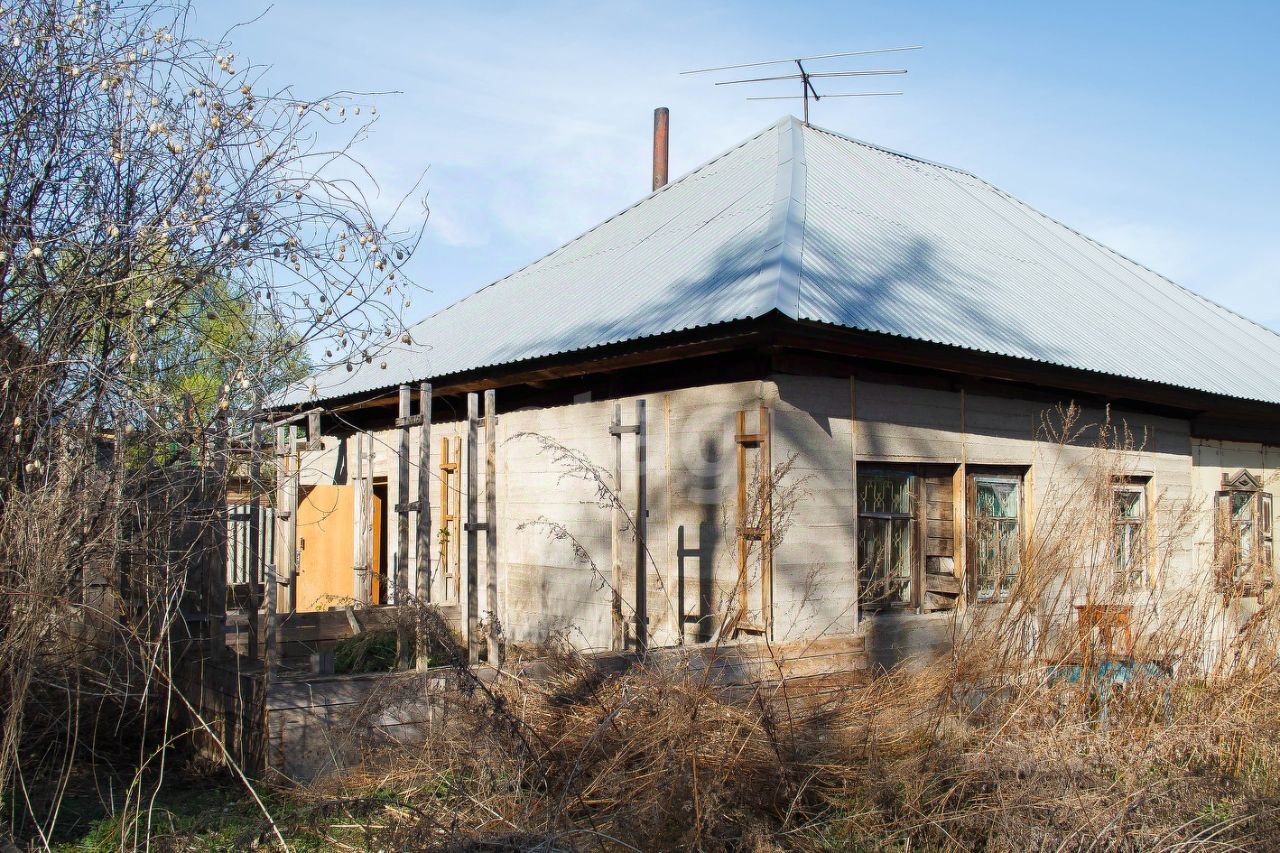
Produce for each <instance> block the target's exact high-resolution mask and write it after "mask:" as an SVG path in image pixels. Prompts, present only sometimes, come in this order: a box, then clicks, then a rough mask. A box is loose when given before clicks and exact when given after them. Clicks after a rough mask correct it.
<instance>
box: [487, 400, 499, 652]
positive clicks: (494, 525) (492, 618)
mask: <svg viewBox="0 0 1280 853" xmlns="http://www.w3.org/2000/svg"><path fill="white" fill-rule="evenodd" d="M497 405H498V404H497V394H496V392H494V391H493V390H492V389H491V390H488V391H485V392H484V563H485V606H486V608H487V609H488V612H489V632H488V633H489V664H490V665H492V666H496V665H497V664H498V663H500V662H501V659H502V658H501V655H502V649H501V648H500V645H499V642H498V625H499V622H498V614H499V613H500V612H501V609H500V607H499V606H498V485H497V480H498V476H497V458H498V455H497V448H498V413H497Z"/></svg>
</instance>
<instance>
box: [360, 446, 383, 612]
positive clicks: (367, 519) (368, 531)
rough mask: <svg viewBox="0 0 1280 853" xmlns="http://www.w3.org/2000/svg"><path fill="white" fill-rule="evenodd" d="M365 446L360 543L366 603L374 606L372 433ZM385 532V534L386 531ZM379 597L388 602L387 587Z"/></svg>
mask: <svg viewBox="0 0 1280 853" xmlns="http://www.w3.org/2000/svg"><path fill="white" fill-rule="evenodd" d="M364 446H365V448H367V451H368V455H367V456H365V460H364V461H365V466H366V468H365V472H364V529H363V530H362V531H361V533H360V541H361V542H362V543H363V548H364V603H365V604H373V584H374V575H375V574H376V573H377V569H378V567H377V566H375V565H374V564H373V553H374V551H375V550H376V549H375V547H374V542H373V528H374V520H373V460H374V457H375V455H376V451H375V450H374V442H373V433H372V432H366V433H365V434H364ZM383 532H384V534H385V531H383ZM379 580H381V579H379ZM378 597H379V598H380V599H382V600H383V601H386V598H387V590H386V589H385V587H383V588H380V589H379V590H378Z"/></svg>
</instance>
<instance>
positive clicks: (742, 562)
mask: <svg viewBox="0 0 1280 853" xmlns="http://www.w3.org/2000/svg"><path fill="white" fill-rule="evenodd" d="M746 432H747V413H746V410H742V409H740V410H739V411H738V415H737V420H736V422H735V424H734V435H735V436H741V435H745V434H746ZM734 452H735V453H736V454H737V455H736V460H735V461H736V463H737V468H738V523H737V538H738V585H737V592H736V595H737V597H738V606H737V607H736V608H734V610H735V612H736V613H737V615H736V616H735V617H733V624H732V626H731V627H732V631H733V632H735V633H736V632H737V631H738V630H739V629H740V627H741V626H742V625H743V624H744V623H745V621H746V618H747V614H748V610H749V609H750V608H749V603H748V598H749V591H748V584H747V549H748V547H749V545H748V544H747V543H749V542H750V541H751V540H750V538H748V536H747V520H748V519H747V447H746V445H745V444H743V443H742V442H741V441H740V440H738V439H737V438H736V437H735V439H734ZM730 636H732V634H731V635H730Z"/></svg>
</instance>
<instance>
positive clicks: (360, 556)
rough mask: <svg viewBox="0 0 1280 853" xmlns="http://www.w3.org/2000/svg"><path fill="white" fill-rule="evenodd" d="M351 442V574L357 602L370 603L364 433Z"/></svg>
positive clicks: (355, 434)
mask: <svg viewBox="0 0 1280 853" xmlns="http://www.w3.org/2000/svg"><path fill="white" fill-rule="evenodd" d="M350 440H351V444H352V448H353V450H352V453H351V455H352V456H354V457H355V459H354V461H355V476H354V477H353V478H352V483H351V485H352V486H353V487H354V491H353V492H352V496H353V497H354V498H355V504H356V506H355V512H353V513H352V514H351V516H352V520H351V523H352V524H353V525H354V526H355V531H354V535H353V536H352V542H353V543H354V544H353V547H352V551H353V553H352V556H351V565H352V566H353V567H354V569H353V571H352V573H351V574H352V579H353V584H352V585H353V587H354V588H353V589H352V597H353V598H354V599H355V600H356V601H359V602H363V603H368V601H369V599H368V598H366V597H365V582H364V512H365V510H364V433H362V432H357V433H354V434H352V436H351V439H350Z"/></svg>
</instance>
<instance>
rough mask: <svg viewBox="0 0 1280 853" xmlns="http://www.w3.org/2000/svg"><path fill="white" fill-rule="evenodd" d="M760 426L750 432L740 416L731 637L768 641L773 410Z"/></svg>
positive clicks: (764, 412)
mask: <svg viewBox="0 0 1280 853" xmlns="http://www.w3.org/2000/svg"><path fill="white" fill-rule="evenodd" d="M758 419H759V421H758V425H757V427H756V431H755V432H754V433H748V432H747V412H746V410H745V409H744V410H741V411H739V412H738V416H737V430H736V434H735V436H734V443H735V444H736V445H737V463H738V533H737V540H738V585H737V592H736V595H737V597H738V606H737V607H736V608H735V614H736V615H734V616H733V617H731V619H732V622H731V624H730V631H729V635H730V636H731V637H734V636H737V635H738V634H740V633H752V634H759V635H761V636H763V637H764V638H765V639H769V638H770V637H771V636H772V625H773V537H772V530H771V528H772V525H773V511H772V500H773V498H772V494H771V483H770V478H771V477H772V473H773V471H772V467H771V463H770V456H769V408H768V407H767V406H763V405H762V406H760V407H759V414H758ZM751 447H754V448H756V479H757V480H758V482H759V489H760V491H759V493H758V494H757V495H756V501H757V502H758V504H759V507H760V511H759V514H758V517H757V518H756V519H755V521H756V523H755V524H750V523H749V522H750V521H751V519H750V517H749V514H750V508H751V504H750V500H749V498H748V494H747V491H748V488H747V487H748V485H749V483H750V476H749V474H748V468H747V449H748V448H751ZM752 542H759V543H760V620H759V621H758V622H757V621H754V620H750V619H749V617H750V615H751V600H750V599H751V584H750V582H749V576H748V569H749V564H748V560H747V556H748V552H749V551H750V550H751V544H750V543H752Z"/></svg>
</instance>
